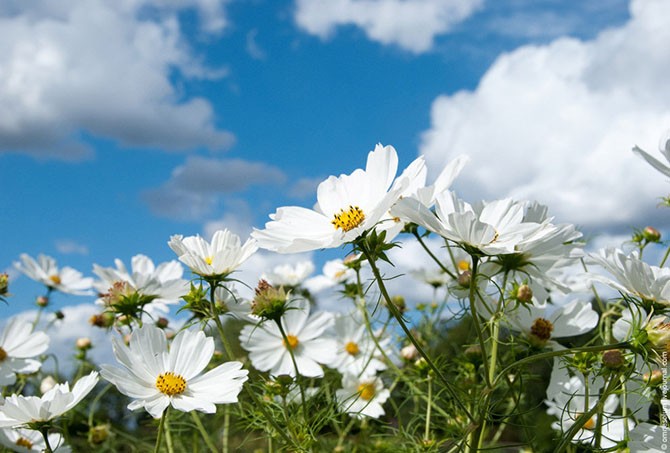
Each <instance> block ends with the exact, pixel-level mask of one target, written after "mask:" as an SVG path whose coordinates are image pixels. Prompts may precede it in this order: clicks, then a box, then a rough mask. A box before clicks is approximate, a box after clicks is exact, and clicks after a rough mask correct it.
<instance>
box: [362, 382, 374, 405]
mask: <svg viewBox="0 0 670 453" xmlns="http://www.w3.org/2000/svg"><path fill="white" fill-rule="evenodd" d="M357 390H358V394H359V395H360V397H361V398H363V399H364V400H365V401H370V400H371V399H372V398H374V397H375V392H376V389H375V384H374V382H364V383H362V384H360V385H359V386H358V389H357Z"/></svg>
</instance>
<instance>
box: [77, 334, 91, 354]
mask: <svg viewBox="0 0 670 453" xmlns="http://www.w3.org/2000/svg"><path fill="white" fill-rule="evenodd" d="M75 346H76V347H77V349H79V350H80V351H87V350H89V349H91V348H92V347H93V344H92V343H91V339H90V338H88V337H81V338H77V341H76V342H75Z"/></svg>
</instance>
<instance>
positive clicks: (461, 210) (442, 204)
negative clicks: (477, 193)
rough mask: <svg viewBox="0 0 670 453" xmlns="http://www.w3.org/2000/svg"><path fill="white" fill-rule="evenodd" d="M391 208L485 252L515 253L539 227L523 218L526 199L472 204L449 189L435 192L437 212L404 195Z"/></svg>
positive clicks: (430, 228)
mask: <svg viewBox="0 0 670 453" xmlns="http://www.w3.org/2000/svg"><path fill="white" fill-rule="evenodd" d="M392 212H393V213H394V214H395V215H397V216H398V217H400V218H402V219H405V220H409V221H411V222H414V223H416V224H418V225H420V226H422V227H424V228H426V229H428V230H430V231H432V232H434V233H437V234H439V235H440V236H442V237H444V238H446V239H449V240H451V241H454V242H456V243H458V244H459V245H461V246H463V247H466V248H469V249H475V250H477V251H478V252H479V253H482V254H485V255H500V254H508V253H515V251H516V249H515V247H516V245H517V244H519V243H520V242H521V241H522V240H523V239H524V237H526V236H527V235H528V234H529V233H530V232H532V231H534V230H536V229H537V228H538V227H539V225H538V224H537V223H535V222H524V220H523V217H524V204H523V203H520V202H515V201H512V200H510V199H505V200H497V201H493V202H490V203H481V204H479V205H476V206H474V207H473V206H470V204H468V203H466V202H465V201H463V200H460V199H458V198H457V197H456V194H455V193H453V192H449V191H447V192H442V193H439V194H437V195H436V197H435V213H433V212H432V211H431V210H430V209H429V208H428V206H426V205H425V204H423V203H421V202H420V201H418V200H416V199H414V198H403V199H402V200H400V201H399V202H398V203H396V205H395V206H394V208H393V210H392Z"/></svg>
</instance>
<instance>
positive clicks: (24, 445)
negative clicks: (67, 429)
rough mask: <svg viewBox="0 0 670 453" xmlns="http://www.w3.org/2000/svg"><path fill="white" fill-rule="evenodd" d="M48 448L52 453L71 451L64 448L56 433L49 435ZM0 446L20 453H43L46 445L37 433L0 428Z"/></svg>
mask: <svg viewBox="0 0 670 453" xmlns="http://www.w3.org/2000/svg"><path fill="white" fill-rule="evenodd" d="M47 437H48V439H49V446H50V447H51V449H52V450H53V452H54V453H69V452H70V451H72V450H71V449H70V447H68V446H66V445H65V443H64V440H63V436H61V435H60V434H58V433H51V434H49V435H48V436H47ZM0 444H2V445H4V446H5V447H6V448H9V449H10V450H12V451H17V452H21V453H24V452H25V453H28V452H33V451H34V452H43V451H45V450H46V448H47V445H46V442H44V437H42V433H40V432H39V431H35V430H32V429H24V428H2V429H0Z"/></svg>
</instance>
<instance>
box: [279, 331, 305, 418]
mask: <svg viewBox="0 0 670 453" xmlns="http://www.w3.org/2000/svg"><path fill="white" fill-rule="evenodd" d="M275 322H276V324H277V327H279V332H280V333H281V336H282V338H283V340H284V347H286V350H287V351H288V354H289V356H290V357H291V362H293V368H295V382H296V384H297V385H298V388H299V389H300V399H301V402H302V415H303V417H304V419H305V421H307V408H306V405H305V389H304V388H303V387H302V380H301V379H300V371H299V370H298V362H296V360H295V355H293V347H292V346H291V343H290V342H289V340H288V335H286V331H285V330H284V326H282V325H281V319H277V320H276V321H275Z"/></svg>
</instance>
